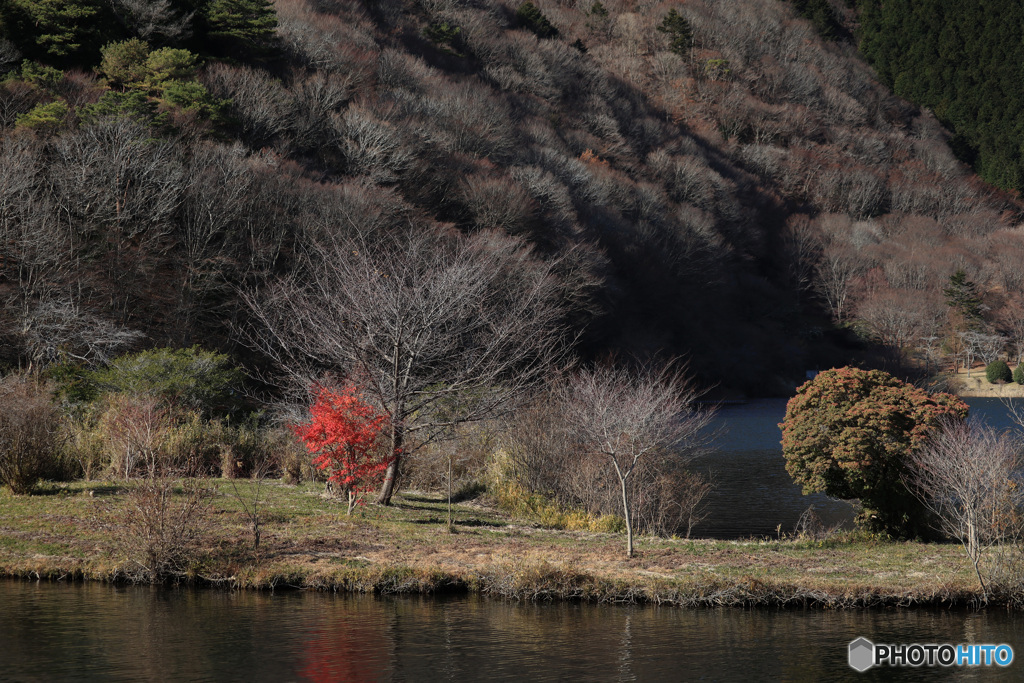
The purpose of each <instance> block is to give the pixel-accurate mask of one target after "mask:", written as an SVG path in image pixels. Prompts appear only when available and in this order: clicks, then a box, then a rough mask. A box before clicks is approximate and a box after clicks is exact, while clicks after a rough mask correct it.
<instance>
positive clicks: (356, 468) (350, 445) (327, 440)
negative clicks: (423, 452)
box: [291, 385, 393, 494]
mask: <svg viewBox="0 0 1024 683" xmlns="http://www.w3.org/2000/svg"><path fill="white" fill-rule="evenodd" d="M309 412H310V416H311V418H312V419H311V420H310V422H309V423H308V424H300V425H292V426H291V430H292V431H293V432H294V433H295V434H296V436H298V437H299V438H300V439H302V441H303V443H305V445H306V448H307V449H309V452H310V453H312V454H313V455H314V458H313V464H314V465H316V466H317V467H319V468H320V469H321V470H323V471H327V472H330V476H329V477H328V479H329V480H330V481H331V482H333V483H335V484H337V485H338V486H339V487H340V488H341V489H342V490H344V491H347V492H349V493H350V494H352V493H355V492H358V491H365V490H367V489H370V488H373V487H374V486H376V484H377V483H378V481H377V480H378V477H379V475H381V474H383V472H384V470H386V469H387V467H388V465H389V464H391V460H392V459H393V456H390V455H389V456H384V457H382V455H381V446H382V443H381V438H380V436H381V430H382V429H383V427H384V423H385V422H386V421H387V416H385V415H380V414H378V413H377V411H376V409H374V407H373V406H371V405H369V404H367V403H365V402H364V401H363V398H362V396H361V395H360V393H359V391H358V389H357V388H356V387H355V386H352V385H349V386H347V387H345V388H344V389H342V390H341V392H334V391H331V390H330V389H327V388H325V387H320V388H319V389H318V390H317V396H316V402H315V403H313V406H312V408H310V410H309Z"/></svg>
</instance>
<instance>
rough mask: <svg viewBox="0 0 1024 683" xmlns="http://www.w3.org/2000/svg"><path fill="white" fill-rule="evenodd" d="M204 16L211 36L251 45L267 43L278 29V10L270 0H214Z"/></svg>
mask: <svg viewBox="0 0 1024 683" xmlns="http://www.w3.org/2000/svg"><path fill="white" fill-rule="evenodd" d="M203 16H204V17H205V19H206V24H207V29H208V30H207V35H208V36H209V37H210V38H213V39H220V40H227V41H228V42H231V43H237V44H241V45H243V46H245V47H246V48H249V49H252V48H261V47H265V46H266V45H267V44H268V43H269V42H270V41H271V40H272V39H273V37H274V31H275V29H277V14H276V12H275V11H274V5H273V3H271V2H270V1H269V0H211V2H210V3H209V4H208V5H207V6H206V8H205V9H204V10H203Z"/></svg>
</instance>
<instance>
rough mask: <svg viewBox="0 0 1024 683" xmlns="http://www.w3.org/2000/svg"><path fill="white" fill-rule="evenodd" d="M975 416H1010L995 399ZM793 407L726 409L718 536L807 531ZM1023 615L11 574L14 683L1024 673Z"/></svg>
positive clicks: (2, 601)
mask: <svg viewBox="0 0 1024 683" xmlns="http://www.w3.org/2000/svg"><path fill="white" fill-rule="evenodd" d="M969 403H970V404H971V408H972V411H971V412H972V415H974V416H976V417H977V416H980V417H983V418H984V419H986V421H988V422H989V423H990V424H992V425H994V426H997V427H1007V426H1009V420H1008V418H1007V415H1006V410H1005V408H1004V406H1003V405H1002V404H1001V403H1000V402H999V401H998V400H996V399H970V400H969ZM785 405H786V402H785V400H778V401H775V400H770V401H756V402H752V403H750V404H747V405H743V406H731V407H727V408H723V409H722V410H721V411H720V413H719V415H718V417H717V418H716V419H717V424H716V427H719V428H722V434H720V436H719V437H718V439H717V442H716V450H715V451H714V452H712V453H709V454H708V455H707V456H704V457H703V458H702V459H701V460H700V461H699V463H698V466H700V467H703V468H708V469H710V470H712V471H713V472H714V473H715V475H716V478H717V480H718V483H719V489H718V491H717V492H716V493H715V494H714V499H713V500H712V508H713V509H712V516H711V518H710V519H709V521H708V522H707V523H706V524H705V526H704V527H702V528H700V529H698V531H699V532H700V533H701V535H706V536H712V535H713V536H733V537H736V536H744V537H745V536H751V535H774V534H775V533H776V528H777V527H778V525H782V526H781V528H782V530H783V531H786V532H788V531H792V528H793V525H795V524H796V520H797V518H798V517H799V515H800V513H801V512H802V511H803V510H805V509H806V508H807V507H808V506H809V505H811V504H814V506H815V508H816V511H817V513H818V514H819V516H820V517H822V518H823V519H825V520H826V521H829V522H834V523H844V522H845V523H848V522H849V521H850V520H851V519H852V508H851V507H850V506H849V505H848V504H846V503H843V502H842V501H834V500H830V499H828V498H827V497H825V496H802V495H801V494H800V489H799V487H797V486H795V485H793V484H792V482H790V480H789V477H788V475H787V474H786V472H785V467H784V463H783V459H782V451H781V448H780V446H779V439H780V433H779V429H778V426H777V424H778V423H779V422H780V421H781V420H782V417H783V415H784V413H785ZM860 636H864V637H866V638H868V639H869V640H871V641H873V642H876V643H915V642H916V643H951V644H960V643H968V644H984V643H994V644H999V643H1006V644H1009V645H1010V646H1011V647H1013V648H1014V651H1015V653H1017V659H1018V661H1017V662H1016V663H1014V664H1013V665H1011V667H1009V668H1008V669H1000V668H996V667H993V668H990V669H985V668H966V667H964V668H953V669H947V670H941V671H940V670H932V669H872V670H871V671H869V672H867V673H866V674H856V673H855V672H854V671H853V670H852V669H850V668H849V667H848V666H847V644H848V643H849V642H850V641H851V640H854V639H856V638H857V637H860ZM1022 636H1024V621H1022V619H1021V617H1018V616H1016V615H1011V614H1008V613H1005V612H999V611H994V612H985V613H973V612H966V611H951V612H950V611H938V610H886V611H871V612H867V611H865V612H861V611H846V612H827V611H771V610H760V611H746V610H740V609H723V610H680V609H675V608H655V607H630V606H596V605H579V604H517V603H506V602H501V601H492V600H483V599H479V598H476V597H472V596H470V597H458V598H444V597H440V598H418V597H402V598H387V597H372V596H336V595H330V594H317V593H307V592H298V591H295V592H278V593H276V594H273V593H230V592H220V591H212V590H175V589H163V588H161V589H158V588H137V587H112V586H105V585H93V584H88V585H66V584H38V583H30V582H15V581H0V681H25V682H32V683H34V682H37V681H40V682H42V681H45V682H49V681H94V680H102V681H364V680H368V681H373V680H383V681H435V680H445V681H471V680H472V681H475V680H488V681H490V680H517V681H518V680H522V681H631V680H643V681H659V680H672V681H675V680H686V681H776V680H777V681H844V680H912V681H913V680H934V679H937V678H945V679H953V680H991V679H996V678H998V679H1000V680H1024V637H1022Z"/></svg>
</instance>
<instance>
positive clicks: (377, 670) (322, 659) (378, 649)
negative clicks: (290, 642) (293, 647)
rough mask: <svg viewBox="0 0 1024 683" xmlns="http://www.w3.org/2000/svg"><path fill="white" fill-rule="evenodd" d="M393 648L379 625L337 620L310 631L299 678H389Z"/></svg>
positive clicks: (346, 679)
mask: <svg viewBox="0 0 1024 683" xmlns="http://www.w3.org/2000/svg"><path fill="white" fill-rule="evenodd" d="M389 651H390V646H389V644H388V639H387V636H386V634H385V633H384V632H383V630H382V629H381V628H380V624H376V623H366V622H362V621H359V620H352V619H337V620H335V621H331V622H329V623H326V624H324V627H323V628H321V629H317V630H314V631H311V632H310V633H309V640H308V642H307V644H306V647H305V648H304V651H303V660H304V661H303V665H302V667H301V668H300V669H299V672H298V673H299V675H300V676H302V677H303V678H305V679H306V680H309V681H317V682H318V683H319V682H321V681H375V680H380V679H382V678H386V677H387V674H388V670H389V668H390V667H389V666H388V655H389Z"/></svg>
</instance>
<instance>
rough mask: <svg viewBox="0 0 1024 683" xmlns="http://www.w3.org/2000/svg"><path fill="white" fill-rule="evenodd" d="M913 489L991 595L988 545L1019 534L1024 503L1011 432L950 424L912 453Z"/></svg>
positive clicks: (1015, 446) (965, 423)
mask: <svg viewBox="0 0 1024 683" xmlns="http://www.w3.org/2000/svg"><path fill="white" fill-rule="evenodd" d="M911 465H912V467H911V470H910V471H911V474H910V481H909V482H908V484H909V485H910V488H911V490H913V491H916V492H917V493H918V495H919V497H920V499H921V501H922V502H923V503H924V504H925V505H927V506H928V508H929V509H930V510H931V511H932V512H933V513H935V515H936V517H938V519H939V521H940V522H941V525H942V529H943V531H945V532H946V533H947V534H949V535H950V536H952V537H953V538H956V539H957V540H959V541H960V543H961V544H962V545H963V547H964V550H965V551H966V552H967V556H968V558H970V560H971V564H972V565H973V566H974V572H975V574H976V575H977V577H978V583H979V584H980V585H981V590H982V594H983V596H984V599H985V600H986V601H987V600H988V587H986V585H985V579H984V573H983V571H982V560H983V556H984V554H985V552H986V550H987V549H989V548H991V547H992V546H993V545H995V544H998V543H1000V542H1003V541H1007V540H1011V541H1012V540H1016V538H1017V537H1018V536H1019V533H1018V532H1019V529H1018V528H1017V526H1018V525H1019V515H1018V513H1019V510H1020V507H1021V504H1022V503H1024V488H1022V487H1021V481H1020V466H1021V458H1020V446H1019V444H1018V443H1017V442H1016V440H1015V439H1014V438H1012V437H1011V436H1010V435H1007V434H998V433H996V431H995V430H994V429H992V428H990V427H987V426H983V425H980V424H977V423H973V422H961V423H953V424H946V425H945V426H944V427H943V429H942V430H941V431H940V432H939V433H938V434H937V435H936V436H935V437H934V438H933V439H932V440H931V442H930V443H929V444H928V445H927V446H926V447H925V448H924V449H922V450H920V451H918V452H917V453H915V454H914V455H913V456H911Z"/></svg>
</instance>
